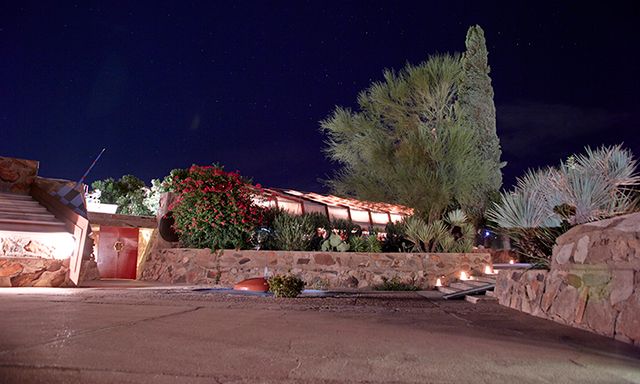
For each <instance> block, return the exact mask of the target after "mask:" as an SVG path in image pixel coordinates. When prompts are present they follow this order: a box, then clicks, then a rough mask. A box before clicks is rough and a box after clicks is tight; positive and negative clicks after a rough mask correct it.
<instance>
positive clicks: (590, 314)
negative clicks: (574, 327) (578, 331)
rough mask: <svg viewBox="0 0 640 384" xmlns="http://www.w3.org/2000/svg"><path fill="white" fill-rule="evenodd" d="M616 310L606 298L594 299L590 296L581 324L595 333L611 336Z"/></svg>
mask: <svg viewBox="0 0 640 384" xmlns="http://www.w3.org/2000/svg"><path fill="white" fill-rule="evenodd" d="M615 320H616V311H615V310H614V309H613V308H611V306H610V305H609V302H608V301H606V300H594V299H593V297H590V298H589V300H588V301H587V307H586V309H585V312H584V321H583V324H585V325H586V326H588V327H589V329H591V330H593V331H594V332H596V333H599V334H601V335H606V336H609V337H613V332H614V329H613V327H614V324H615Z"/></svg>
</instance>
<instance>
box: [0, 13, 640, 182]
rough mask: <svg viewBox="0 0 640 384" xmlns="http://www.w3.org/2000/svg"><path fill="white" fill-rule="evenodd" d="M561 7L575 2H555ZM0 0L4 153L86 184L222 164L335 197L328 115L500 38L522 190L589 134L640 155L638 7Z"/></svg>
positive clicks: (504, 125) (498, 79) (502, 115)
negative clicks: (532, 170) (475, 27)
mask: <svg viewBox="0 0 640 384" xmlns="http://www.w3.org/2000/svg"><path fill="white" fill-rule="evenodd" d="M558 3H560V2H558ZM604 4H606V6H599V7H589V6H584V5H580V4H579V3H578V2H575V3H574V4H573V5H569V4H554V5H550V4H542V3H540V2H530V3H529V4H528V5H527V4H521V2H485V1H483V2H478V1H469V2H455V1H447V2H437V3H436V2H427V1H415V2H412V1H393V2H392V1H388V2H378V1H363V2H352V1H335V2H325V1H308V2H307V1H288V2H284V1H282V2H274V1H230V2H218V1H216V2H212V1H202V2H193V1H176V2H163V1H153V2H144V1H136V2H111V1H110V2H85V1H82V2H44V1H43V2H30V1H16V2H11V3H10V2H3V4H2V5H0V49H1V52H2V54H1V55H0V155H2V156H14V157H22V158H30V159H37V160H40V162H41V164H40V174H41V175H43V176H48V177H61V178H69V179H78V178H80V176H81V175H82V173H83V172H84V170H85V169H86V168H87V167H88V166H89V164H90V163H91V161H92V160H93V158H94V157H95V156H96V155H97V154H98V152H99V151H100V149H101V148H102V147H106V148H107V151H106V152H105V154H104V155H103V157H102V159H101V160H100V162H99V163H98V165H97V166H96V168H95V169H94V170H93V172H92V173H91V175H90V177H89V180H90V181H91V180H95V179H98V178H104V177H108V176H112V177H119V176H121V175H123V174H127V173H130V174H134V175H136V176H139V177H141V178H142V179H144V180H145V181H147V182H149V180H150V179H151V178H158V177H162V176H164V175H166V174H167V173H168V172H169V170H171V169H172V168H176V167H185V166H189V165H191V164H192V163H197V164H210V163H212V162H220V163H221V164H224V165H225V166H226V167H227V169H232V170H235V169H238V170H240V172H241V173H242V174H243V175H247V176H251V177H253V179H254V180H255V181H256V182H260V183H262V184H264V185H267V186H276V187H292V188H298V189H303V190H312V191H322V190H323V189H322V186H321V184H320V183H319V182H318V178H325V177H326V176H327V175H329V174H330V173H331V170H332V167H333V165H332V164H330V163H329V162H328V161H326V160H325V159H324V156H323V154H322V152H321V148H322V140H323V138H322V136H321V135H320V133H319V132H318V121H319V120H321V119H323V118H324V117H325V116H327V115H328V114H329V113H330V112H331V111H332V109H333V108H334V106H335V105H343V106H354V105H355V100H356V95H357V93H358V91H360V90H362V89H363V88H366V87H367V86H368V85H369V83H370V82H371V81H373V80H377V79H380V77H381V73H382V70H383V69H384V68H385V67H393V68H400V67H401V66H403V64H404V63H405V62H407V61H408V62H412V63H418V62H420V61H422V60H424V59H425V58H426V57H427V56H428V55H429V54H433V53H436V52H445V51H462V50H463V49H464V39H465V34H466V30H467V28H468V26H469V25H472V24H476V23H477V24H480V25H481V26H482V27H483V28H484V29H485V33H486V37H487V42H488V47H489V52H490V56H489V61H490V65H491V67H492V74H491V76H492V78H493V84H494V90H495V93H496V96H495V101H496V106H497V113H498V134H499V136H500V138H501V141H502V145H503V158H504V160H506V161H508V163H509V165H508V166H507V167H506V168H505V169H504V172H505V182H506V185H507V186H508V185H509V184H510V183H512V182H513V180H514V177H515V176H518V175H519V174H521V173H522V172H523V171H524V170H525V169H526V168H527V167H531V166H541V165H547V164H555V163H557V162H558V160H559V159H560V158H562V157H565V156H567V155H568V154H570V153H572V152H575V151H580V150H581V148H582V147H584V146H585V145H588V144H589V145H592V146H593V145H599V144H600V143H607V144H612V143H619V142H623V141H624V142H625V143H626V144H627V146H628V147H630V148H631V149H632V150H633V152H634V153H635V154H636V155H639V154H640V138H639V135H638V132H640V130H639V128H640V126H639V125H640V124H639V123H638V121H640V112H638V111H639V110H640V109H639V106H640V98H639V96H638V95H639V92H638V89H640V84H639V81H638V78H639V76H638V69H639V67H640V66H639V65H638V59H639V56H638V37H637V33H636V30H635V28H634V23H637V21H638V20H640V17H639V16H640V12H639V11H638V10H639V9H640V7H637V6H634V5H633V2H619V3H617V2H606V3H604Z"/></svg>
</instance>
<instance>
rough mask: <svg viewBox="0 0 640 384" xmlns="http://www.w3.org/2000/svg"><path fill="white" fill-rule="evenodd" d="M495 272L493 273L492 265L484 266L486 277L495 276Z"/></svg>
mask: <svg viewBox="0 0 640 384" xmlns="http://www.w3.org/2000/svg"><path fill="white" fill-rule="evenodd" d="M494 273H495V272H493V268H491V266H490V265H488V264H487V265H485V266H484V274H485V275H493V274H494Z"/></svg>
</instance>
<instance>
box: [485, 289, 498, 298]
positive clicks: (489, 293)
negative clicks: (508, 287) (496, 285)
mask: <svg viewBox="0 0 640 384" xmlns="http://www.w3.org/2000/svg"><path fill="white" fill-rule="evenodd" d="M484 294H485V295H486V296H489V297H494V298H496V299H497V296H496V292H495V291H487V292H485V293H484Z"/></svg>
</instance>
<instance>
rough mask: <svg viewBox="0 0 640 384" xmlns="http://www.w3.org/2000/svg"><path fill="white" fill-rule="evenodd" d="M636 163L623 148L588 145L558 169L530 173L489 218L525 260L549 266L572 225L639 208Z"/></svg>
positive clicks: (496, 205) (520, 180)
mask: <svg viewBox="0 0 640 384" xmlns="http://www.w3.org/2000/svg"><path fill="white" fill-rule="evenodd" d="M639 183H640V177H639V176H638V174H637V173H636V161H635V160H634V159H633V155H632V154H631V152H630V151H629V150H626V149H623V148H622V146H620V145H616V146H610V147H606V146H603V147H600V148H598V149H596V150H592V149H591V148H589V147H587V148H586V149H585V152H584V153H583V154H578V155H573V156H571V157H570V158H569V160H568V161H566V162H562V163H561V164H560V166H558V167H550V168H547V169H543V170H539V171H527V173H526V174H525V175H524V176H523V177H522V178H519V179H518V181H517V183H516V187H515V188H514V190H513V191H511V192H504V193H502V195H501V201H500V202H499V203H495V204H494V206H493V207H492V208H491V209H490V210H489V211H488V212H487V218H488V219H489V220H491V221H493V223H494V224H495V225H496V227H498V228H500V229H501V230H503V232H505V233H506V234H507V235H509V236H510V237H511V239H512V240H513V241H514V245H515V248H516V251H518V252H519V253H520V254H521V255H522V256H523V257H524V258H525V259H526V258H528V259H530V260H531V261H534V262H536V263H540V264H547V263H548V260H549V257H550V256H551V252H552V248H553V244H554V243H555V239H556V238H557V236H559V235H560V234H562V233H563V232H564V231H566V230H567V229H568V228H569V227H570V226H572V225H577V224H582V223H586V222H589V221H594V220H599V219H604V218H607V217H612V216H616V215H620V214H624V213H627V212H630V211H632V210H634V209H637V205H636V204H635V202H634V200H633V199H632V198H631V195H630V193H629V188H631V187H633V186H635V185H638V184H639Z"/></svg>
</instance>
